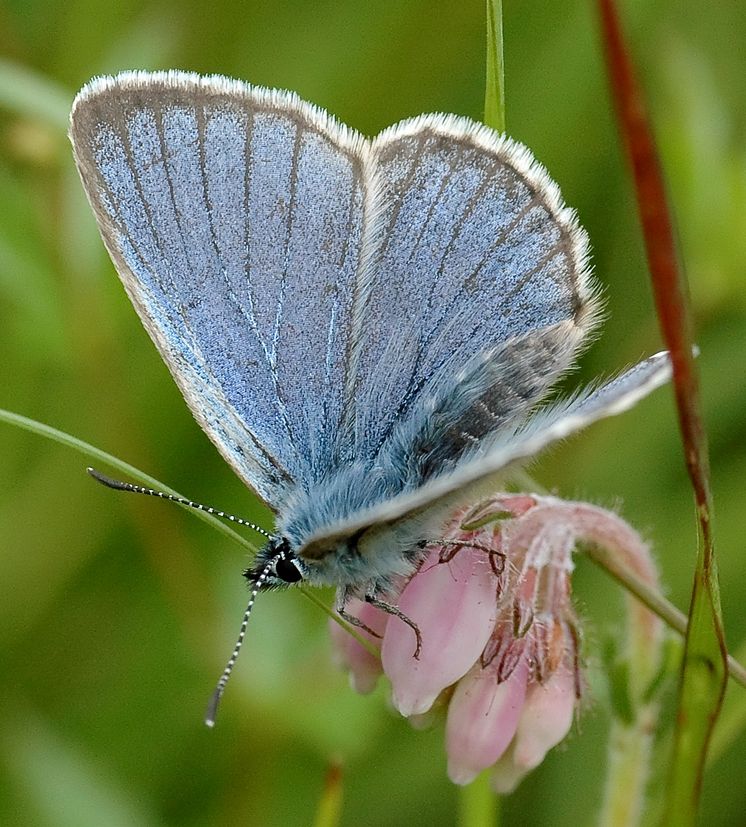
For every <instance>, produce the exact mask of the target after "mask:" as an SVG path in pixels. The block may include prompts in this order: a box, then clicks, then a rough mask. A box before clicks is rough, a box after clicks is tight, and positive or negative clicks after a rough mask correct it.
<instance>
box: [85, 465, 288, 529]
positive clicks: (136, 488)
mask: <svg viewBox="0 0 746 827" xmlns="http://www.w3.org/2000/svg"><path fill="white" fill-rule="evenodd" d="M85 470H86V471H87V472H88V473H89V474H90V475H91V476H92V477H93V479H94V480H96V482H100V483H101V485H105V486H106V487H107V488H113V489H114V490H115V491H129V492H130V493H132V494H147V495H148V496H149V497H160V498H161V499H162V500H168V501H169V502H172V503H178V504H179V505H185V506H187V507H188V508H194V509H196V510H197V511H204V512H205V513H206V514H212V515H213V516H214V517H222V519H224V520H230V521H231V522H232V523H237V524H238V525H245V526H246V527H247V528H250V529H252V530H253V531H256V532H257V533H258V534H261V535H263V536H264V537H267V539H271V537H272V535H271V534H270V533H269V532H268V531H265V530H264V529H263V528H262V527H261V526H258V525H257V524H256V523H252V522H249V520H244V519H243V518H241V517H236V515H235V514H226V512H225V511H218V510H217V509H216V508H211V507H210V506H209V505H202V504H201V503H195V502H192V500H187V499H186V498H185V497H177V496H176V495H175V494H166V492H165V491H156V490H155V489H154V488H144V487H143V486H142V485H135V484H134V483H131V482H123V481H122V480H115V479H112V478H111V477H107V476H106V474H102V473H101V472H100V471H97V470H96V469H95V468H86V469H85Z"/></svg>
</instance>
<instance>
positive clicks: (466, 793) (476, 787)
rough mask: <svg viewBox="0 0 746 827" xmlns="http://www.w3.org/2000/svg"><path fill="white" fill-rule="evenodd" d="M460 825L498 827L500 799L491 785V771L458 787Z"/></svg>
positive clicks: (466, 826) (465, 826)
mask: <svg viewBox="0 0 746 827" xmlns="http://www.w3.org/2000/svg"><path fill="white" fill-rule="evenodd" d="M456 824H457V825H458V827H498V825H499V824H500V800H499V798H498V797H497V796H496V795H495V793H494V791H493V790H492V788H491V787H490V771H489V770H486V771H485V772H483V773H481V775H479V776H477V778H476V779H475V780H474V781H472V783H471V784H467V785H466V786H465V787H459V788H458V819H457V821H456Z"/></svg>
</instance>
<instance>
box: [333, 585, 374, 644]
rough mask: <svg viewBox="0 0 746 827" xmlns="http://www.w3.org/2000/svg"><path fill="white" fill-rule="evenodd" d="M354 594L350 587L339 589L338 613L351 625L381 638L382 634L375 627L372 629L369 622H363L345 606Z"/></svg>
mask: <svg viewBox="0 0 746 827" xmlns="http://www.w3.org/2000/svg"><path fill="white" fill-rule="evenodd" d="M351 596H352V594H351V592H350V591H349V590H348V589H344V588H342V589H338V590H337V614H338V615H339V616H340V617H341V618H342V620H346V621H347V622H348V623H349V624H350V626H354V627H355V628H356V629H362V630H363V631H365V632H367V633H368V634H369V635H372V636H373V637H377V638H380V637H381V635H380V634H379V633H378V632H376V631H375V630H374V629H371V628H370V626H368V625H367V623H363V621H362V620H360V618H359V617H355V615H352V614H350V613H349V612H348V611H347V609H345V606H346V605H347V601H348V600H349V599H350V597H351Z"/></svg>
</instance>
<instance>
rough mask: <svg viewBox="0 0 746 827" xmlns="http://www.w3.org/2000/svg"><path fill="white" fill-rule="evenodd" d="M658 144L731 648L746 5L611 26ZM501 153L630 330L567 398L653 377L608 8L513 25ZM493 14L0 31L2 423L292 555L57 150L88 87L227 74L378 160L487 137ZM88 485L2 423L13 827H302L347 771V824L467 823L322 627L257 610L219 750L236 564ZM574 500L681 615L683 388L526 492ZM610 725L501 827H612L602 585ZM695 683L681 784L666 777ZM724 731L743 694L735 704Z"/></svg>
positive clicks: (583, 738) (186, 8)
mask: <svg viewBox="0 0 746 827" xmlns="http://www.w3.org/2000/svg"><path fill="white" fill-rule="evenodd" d="M620 5H621V6H622V11H623V13H624V16H625V18H626V27H627V31H628V34H629V37H630V40H631V43H632V46H633V49H634V53H635V55H636V57H637V60H638V63H639V65H640V72H641V75H642V78H643V80H644V83H645V86H646V88H647V91H648V94H649V98H650V103H651V107H652V110H653V114H654V120H655V125H656V128H657V134H658V138H659V141H660V145H661V150H662V154H663V159H664V163H665V167H666V172H667V176H668V181H669V185H670V193H671V197H672V200H673V203H674V206H675V210H676V213H677V217H678V229H679V233H680V238H681V250H682V254H683V258H684V261H685V264H686V268H687V271H688V274H689V278H690V281H691V290H692V298H693V305H694V311H695V314H696V323H697V328H698V341H699V344H700V346H701V349H702V355H701V357H700V359H699V365H700V367H701V371H702V383H703V395H704V403H705V408H706V415H707V422H708V427H709V430H710V437H711V447H712V467H713V485H714V492H715V501H716V540H717V544H718V549H719V554H720V572H721V580H722V587H723V606H724V613H725V620H726V627H727V632H728V639H729V641H730V645H731V647H732V648H737V647H738V643H739V642H740V641H742V640H744V639H746V613H745V612H744V610H743V606H744V605H746V577H745V576H744V574H745V573H746V556H745V555H744V554H743V547H744V536H745V532H744V523H745V521H744V512H745V510H746V509H745V508H744V497H745V495H746V491H745V490H744V482H745V481H746V480H745V477H744V469H745V468H746V418H745V416H744V414H745V412H746V382H745V381H744V366H746V267H745V266H744V265H745V264H746V140H744V139H745V137H746V107H745V106H744V101H745V100H746V72H744V63H743V52H742V46H743V43H744V42H746V4H743V3H722V4H705V3H697V2H693V0H683V1H682V2H673V0H660V1H659V2H656V3H647V2H641V0H635V2H624V3H621V4H620ZM505 6H506V7H505V55H506V89H507V123H508V131H509V133H510V134H512V135H513V136H514V137H516V138H518V139H519V140H521V141H523V142H525V143H526V144H528V146H530V147H531V148H532V149H533V150H534V152H535V154H536V155H537V156H538V158H539V159H540V160H541V161H543V163H544V164H545V165H546V166H547V167H548V168H549V170H550V171H551V173H552V175H553V177H554V178H555V179H556V180H557V181H558V182H559V183H560V185H561V187H562V189H563V191H564V193H565V196H566V199H567V201H568V202H569V203H570V204H572V205H573V206H575V207H577V209H578V211H579V214H580V216H581V219H582V221H583V223H584V224H585V225H586V227H587V228H588V230H589V232H590V235H591V239H592V241H593V245H594V250H595V259H594V260H595V268H596V272H597V274H598V277H599V279H600V280H601V282H603V284H604V285H605V287H606V294H607V298H608V321H607V324H606V325H605V328H604V331H603V334H602V336H601V338H600V339H599V341H598V342H597V343H596V344H595V345H594V347H593V348H592V349H591V350H590V351H589V352H588V353H587V355H586V356H585V357H584V358H583V361H582V367H581V370H580V372H579V374H578V376H577V377H573V378H572V381H571V382H570V383H569V386H573V385H574V384H575V383H576V382H579V381H583V380H587V379H590V378H592V377H595V376H597V375H600V374H604V373H605V374H608V373H610V372H612V371H615V370H617V369H618V368H620V367H622V366H624V365H626V364H627V363H629V362H632V361H634V360H636V359H638V358H639V357H641V356H643V355H645V354H648V353H651V352H653V351H656V350H658V349H660V347H661V341H660V336H659V333H658V330H657V326H656V320H655V317H654V315H653V311H652V304H651V297H650V289H649V286H648V276H647V272H646V268H645V264H644V259H643V256H642V247H641V240H640V232H639V228H638V224H637V220H636V217H635V209H634V204H633V199H632V195H631V189H630V182H629V176H628V175H627V171H626V169H625V166H624V163H623V160H622V158H621V155H620V150H619V145H618V141H617V137H616V134H615V127H614V122H613V118H612V112H611V106H610V102H609V96H608V91H607V84H606V79H605V75H604V69H603V64H602V60H601V54H600V48H599V36H598V26H597V21H596V18H595V14H594V6H593V4H592V3H590V2H584V1H581V0H577V1H576V2H571V1H570V0H560V2H555V3H547V2H545V0H521V2H519V1H518V0H506V2H505ZM484 51H485V50H484V6H483V3H482V2H478V1H477V0H474V1H473V2H464V0H459V2H451V1H450V0H448V2H439V3H433V2H424V0H406V2H405V0H385V1H383V0H366V2H359V1H358V2H334V0H322V2H314V3H309V2H307V0H306V1H305V2H303V1H302V0H292V2H289V1H288V0H274V2H251V1H250V0H249V2H245V3H237V2H228V1H227V0H216V2H212V3H210V4H203V3H197V2H194V0H181V2H178V3H176V2H167V0H162V2H148V3H143V2H139V1H138V0H127V1H126V2H121V3H117V4H110V3H108V2H104V0H70V2H66V3H62V2H49V0H47V1H46V2H44V1H42V0H5V2H4V3H3V4H2V5H0V52H1V54H0V406H1V407H5V408H9V409H12V410H15V411H17V412H19V413H23V414H25V415H27V416H30V417H33V418H36V419H39V420H42V421H44V422H47V423H50V424H52V425H54V426H56V427H58V428H60V429H63V430H65V431H68V432H70V433H72V434H74V435H77V436H79V437H81V438H82V439H85V440H88V441H90V442H92V443H94V444H96V445H98V446H100V447H101V448H103V449H105V450H108V451H110V452H112V453H114V454H116V455H118V456H119V457H121V458H123V459H126V460H128V461H129V462H131V463H133V464H135V465H137V466H139V467H141V468H142V469H144V470H146V471H147V472H149V473H151V474H153V475H154V476H156V477H158V478H160V479H162V480H164V481H165V482H167V483H168V484H170V485H172V486H174V487H175V488H177V489H178V490H180V491H182V492H184V493H186V494H188V495H189V496H190V497H193V498H195V499H198V500H202V501H206V502H208V503H211V504H214V505H216V506H219V507H220V508H224V509H226V510H233V511H235V512H238V513H240V514H243V515H245V516H247V517H249V518H254V519H261V520H263V521H265V524H267V525H268V526H269V522H268V516H267V515H266V514H263V513H262V512H261V511H260V510H259V509H258V507H257V506H256V504H255V503H254V502H253V500H252V497H251V495H250V494H248V493H247V491H246V490H245V489H244V488H243V487H242V485H241V483H240V482H239V481H238V480H237V479H236V478H235V477H234V476H233V475H232V473H231V472H230V470H229V469H228V467H227V466H226V465H225V464H224V463H223V462H222V461H221V460H220V458H219V457H218V455H217V453H216V451H215V450H214V449H213V447H212V446H211V444H210V443H209V441H208V440H207V438H206V437H204V436H203V434H202V433H201V431H200V430H199V428H198V427H197V425H196V424H195V423H194V421H193V420H192V418H191V416H190V414H189V413H188V411H187V409H186V406H185V405H184V403H183V402H182V399H181V397H180V395H179V393H178V391H177V390H176V388H175V386H174V384H173V383H172V381H171V379H170V376H169V374H168V372H167V370H166V368H165V367H164V365H163V364H162V363H161V361H160V359H159V357H158V356H157V354H156V352H155V349H154V348H153V347H152V345H151V343H150V341H149V339H148V338H147V336H146V335H145V333H144V331H143V329H142V328H141V325H140V323H139V321H138V320H137V317H136V316H135V313H134V312H133V310H132V308H131V306H130V305H129V302H128V301H127V300H126V298H125V296H124V293H123V291H122V289H121V287H120V285H119V282H118V280H117V279H116V278H115V275H114V271H113V268H112V266H111V264H110V262H109V261H108V258H107V257H106V255H105V253H104V250H103V247H102V245H101V243H100V240H99V238H98V234H97V232H96V229H95V227H94V222H93V219H92V217H91V215H90V214H89V211H88V207H87V204H86V203H85V199H84V196H83V194H82V190H81V188H80V185H79V181H78V179H77V174H76V172H75V170H74V168H73V163H72V158H71V154H70V149H69V146H68V144H67V141H66V137H65V129H66V119H67V112H68V110H69V105H70V102H71V101H72V97H73V95H74V93H75V92H76V91H77V89H78V88H79V87H80V86H81V85H82V84H83V83H84V82H86V81H87V80H88V79H89V78H90V77H91V76H93V75H96V74H100V73H105V72H115V71H118V70H121V69H129V68H147V69H160V68H183V69H189V70H195V71H199V72H221V73H224V74H228V75H234V76H236V77H240V78H244V79H246V80H249V81H251V82H254V83H259V84H265V85H268V86H279V87H286V88H290V89H294V90H296V91H298V92H299V93H300V94H301V95H302V96H304V97H306V98H308V99H310V100H312V101H314V102H315V103H318V104H319V105H321V106H323V107H325V108H327V109H329V110H330V111H332V112H333V113H335V114H336V115H338V116H339V117H340V118H341V119H342V120H344V121H346V122H347V123H349V124H351V125H353V126H355V127H357V128H358V129H360V130H362V131H363V132H366V133H375V132H377V131H378V130H380V129H381V128H383V127H385V126H386V125H388V124H389V123H392V122H394V121H396V120H398V119H401V118H404V117H407V116H410V115H414V114H417V113H419V112H421V111H434V110H444V111H453V112H457V113H460V114H465V115H470V116H472V117H474V118H479V117H480V116H481V111H482V105H483V89H484ZM85 464H86V462H85V460H84V459H82V458H81V457H80V456H79V455H77V454H75V453H73V452H72V451H70V450H67V449H65V448H62V447H60V446H58V445H56V444H54V443H51V442H48V441H45V440H43V439H41V438H39V437H36V436H33V435H31V434H29V433H26V432H23V431H20V430H17V429H15V428H12V427H10V426H8V425H5V424H1V423H0V494H1V496H0V687H1V688H0V823H2V824H9V825H54V827H58V825H75V827H85V826H86V825H97V826H98V825H106V827H108V826H109V825H213V824H214V825H223V824H225V825H229V824H230V825H233V824H248V825H304V824H310V823H311V822H312V819H313V813H314V812H315V808H316V806H317V803H318V799H319V795H320V792H321V790H322V787H323V781H324V776H325V773H326V771H327V768H328V766H329V764H330V762H332V761H339V762H341V764H342V765H343V768H344V796H345V800H344V813H343V819H342V823H343V824H344V825H412V824H428V825H450V824H454V823H456V821H457V815H456V812H457V808H458V799H457V792H456V790H455V789H454V788H453V787H452V786H450V784H449V783H448V781H447V780H446V777H445V758H444V754H443V743H442V742H443V734H442V727H437V726H436V727H435V728H434V729H433V730H431V731H429V732H424V733H423V732H415V731H414V730H412V729H410V727H409V726H408V725H407V723H406V722H405V721H404V720H402V719H400V718H398V717H397V716H396V715H395V714H394V713H392V712H391V711H390V710H389V709H388V707H387V703H386V693H385V687H380V688H379V691H378V692H377V694H376V695H374V696H373V697H367V698H361V697H358V696H355V695H353V694H352V692H351V691H350V690H349V689H348V688H347V684H346V679H345V677H344V675H342V674H341V673H339V672H338V671H337V670H336V669H335V668H334V667H333V666H332V665H331V662H330V651H329V644H328V638H327V631H326V619H325V617H324V615H323V614H322V613H321V612H320V611H319V610H318V609H317V608H315V607H314V606H312V605H311V604H310V603H309V602H308V601H307V600H305V599H304V598H303V597H302V596H301V595H299V594H296V593H291V594H278V595H272V596H269V597H266V598H264V599H262V600H261V602H260V605H259V606H258V609H257V611H256V613H255V616H254V619H253V627H252V629H251V632H250V636H249V639H248V645H247V646H246V647H245V649H244V653H243V656H242V659H241V661H240V662H239V665H238V668H237V670H236V673H235V675H234V678H233V681H232V683H231V685H230V687H229V691H228V692H227V695H226V697H225V699H224V704H223V707H222V710H221V712H222V714H221V718H220V721H219V725H218V726H217V728H216V729H215V731H208V730H207V729H206V728H205V727H204V726H203V724H202V715H203V711H204V706H205V702H206V700H207V698H208V696H209V693H210V692H211V691H212V687H213V685H214V681H215V679H216V677H217V675H218V674H219V672H220V670H221V669H222V667H223V664H224V660H225V658H226V656H227V655H228V653H229V651H230V647H231V646H232V644H233V640H234V637H235V634H236V632H237V629H238V623H239V621H240V616H241V613H242V611H243V608H244V604H245V599H246V594H245V589H244V584H243V581H242V578H241V576H240V573H241V569H242V567H243V566H244V565H245V563H246V559H245V556H244V553H243V551H242V550H241V549H240V548H239V547H237V546H235V545H232V544H231V543H229V542H228V541H226V540H225V539H223V538H222V537H221V536H220V535H218V534H216V533H215V532H214V531H213V530H211V529H210V528H208V527H206V526H205V525H203V524H202V523H200V521H198V520H196V519H193V518H192V517H190V516H189V515H187V514H185V513H184V512H182V511H181V510H180V509H177V508H175V507H169V506H167V505H165V504H162V503H158V502H154V501H149V500H146V499H145V498H141V499H138V498H131V497H126V496H123V495H117V494H115V493H113V492H111V491H107V490H105V489H103V488H101V487H99V486H97V485H95V484H94V483H93V482H92V481H91V480H90V479H89V478H88V477H87V476H86V474H85V473H84V470H83V469H84V466H85ZM534 473H535V476H536V478H537V479H538V480H540V481H541V482H542V483H543V484H544V485H546V486H547V487H549V488H551V489H553V490H556V491H557V492H558V493H559V494H561V495H562V496H565V497H569V498H583V499H588V500H590V501H592V502H595V503H598V504H602V505H606V506H611V507H617V508H619V509H620V511H621V513H622V514H623V515H624V516H625V517H626V518H628V519H629V520H630V521H631V522H632V523H633V524H634V525H636V526H637V527H638V528H639V529H640V530H641V531H642V532H643V534H644V535H645V536H646V537H647V538H649V539H650V541H651V543H652V544H653V546H654V548H655V553H656V556H657V558H658V560H659V562H660V566H661V569H662V577H663V581H664V583H665V589H666V591H667V593H668V595H669V597H670V598H671V599H672V600H673V601H674V602H675V603H677V604H678V605H679V606H681V607H684V608H685V607H686V605H687V601H688V595H689V588H690V579H691V570H692V566H693V558H694V553H695V537H696V533H695V520H694V513H693V507H692V497H691V494H690V491H689V487H688V483H687V479H686V476H685V472H684V467H683V462H682V457H681V449H680V446H679V441H678V434H677V428H676V422H675V415H674V410H673V405H672V399H671V394H670V391H669V390H663V391H659V392H657V393H656V394H655V396H654V397H652V398H650V399H648V400H646V401H645V402H643V403H642V404H641V405H640V406H639V407H638V408H637V409H635V410H634V411H632V412H631V413H628V414H626V415H625V416H623V417H620V418H618V419H614V420H610V421H606V422H603V423H600V424H598V425H596V426H594V427H593V428H592V429H591V430H590V431H588V432H587V433H585V434H583V435H582V436H580V437H579V438H576V439H574V440H573V441H572V442H571V443H568V444H566V445H564V446H562V447H561V448H558V449H556V450H555V451H553V452H552V453H551V454H550V455H549V456H547V457H545V458H544V459H543V460H542V461H541V462H540V463H539V464H537V465H536V466H535V468H534ZM575 589H576V595H577V599H578V603H579V607H580V610H581V613H582V614H583V615H584V616H585V617H586V618H587V620H588V623H587V626H588V638H589V659H590V668H591V674H592V684H593V697H592V700H591V702H590V703H589V704H588V708H587V710H586V712H585V714H584V715H583V717H582V719H581V722H580V725H579V726H578V727H576V728H575V731H574V734H573V735H572V736H571V738H570V739H569V741H568V742H567V744H566V746H565V747H563V748H561V749H560V750H558V751H555V753H554V754H552V755H551V756H550V758H549V759H548V760H547V761H546V763H545V764H544V765H543V766H542V767H541V768H540V770H539V771H537V772H536V773H535V774H534V775H533V776H531V777H530V778H529V779H528V780H527V781H526V782H525V783H524V784H523V786H522V787H521V788H520V789H519V791H518V792H517V793H516V794H515V795H514V796H513V797H511V798H510V799H508V800H507V801H506V802H505V804H504V807H503V812H504V818H505V823H507V824H521V825H531V824H537V825H542V824H551V825H571V824H572V825H576V824H587V823H592V822H593V814H594V812H595V810H596V808H597V806H598V803H599V801H600V798H601V792H602V784H603V773H602V768H603V766H604V761H605V751H606V744H605V736H606V734H607V731H608V725H609V702H608V694H607V691H606V689H605V684H604V680H603V675H602V674H601V669H600V655H599V651H600V649H601V648H602V644H603V641H604V640H605V639H606V638H607V637H608V636H609V635H613V634H614V633H616V632H617V631H619V630H621V629H622V628H623V608H622V602H621V599H620V597H619V595H618V593H617V590H616V588H615V587H613V586H612V585H610V584H609V582H608V581H607V579H606V578H605V577H604V576H603V575H602V574H601V573H599V572H598V571H596V570H595V569H593V568H592V567H591V566H589V565H587V564H584V563H583V561H582V560H581V561H579V567H578V572H577V576H576V586H575ZM673 694H674V683H673V681H672V682H671V683H670V685H669V688H668V694H667V699H668V710H667V715H668V717H667V718H666V717H664V721H663V725H662V731H661V739H660V745H659V749H660V756H659V758H658V759H657V760H656V763H657V764H658V765H659V766H664V762H665V758H666V751H665V746H666V743H667V741H666V728H667V727H668V726H669V725H670V717H671V716H670V712H671V709H670V707H671V700H672V698H673ZM728 700H729V704H730V710H731V711H733V710H738V709H741V708H743V706H744V702H745V701H746V699H745V698H744V693H743V690H741V689H739V688H731V689H730V691H729V699H728ZM744 747H746V737H744V735H743V734H741V735H738V736H737V737H736V738H735V739H731V740H730V743H729V745H728V746H727V748H725V749H722V750H721V751H720V754H719V757H718V759H717V760H716V761H715V762H714V763H713V764H712V766H711V769H710V772H709V774H708V777H707V783H706V787H705V800H704V801H705V807H706V809H707V816H706V823H707V824H708V825H734V824H741V823H743V818H744V815H743V814H744V813H745V812H746V785H745V784H744V781H743V779H744V778H746V750H745V749H744Z"/></svg>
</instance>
